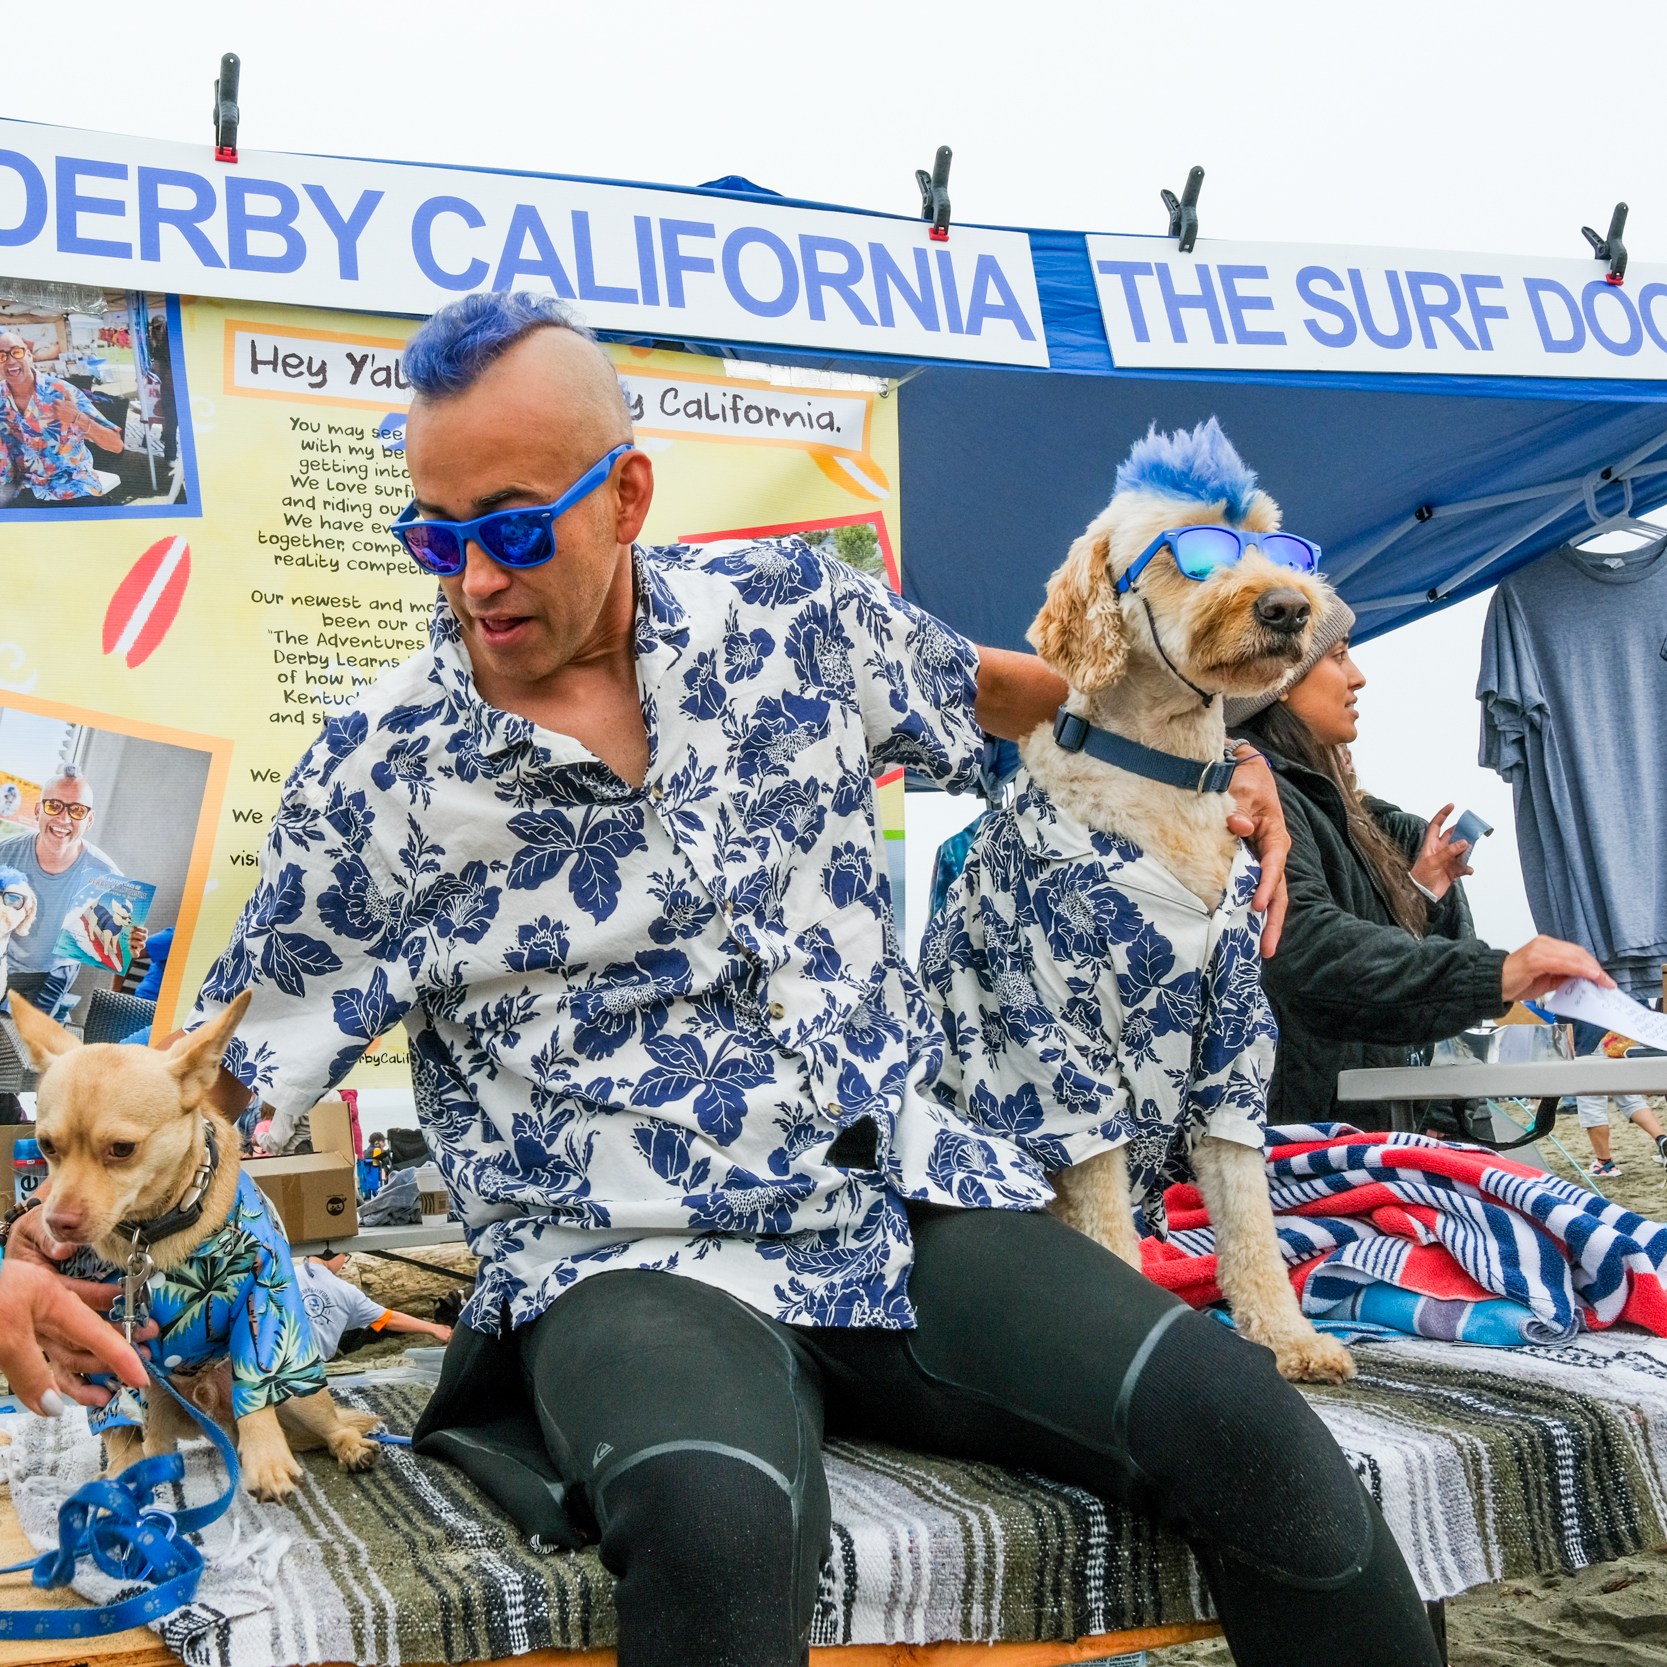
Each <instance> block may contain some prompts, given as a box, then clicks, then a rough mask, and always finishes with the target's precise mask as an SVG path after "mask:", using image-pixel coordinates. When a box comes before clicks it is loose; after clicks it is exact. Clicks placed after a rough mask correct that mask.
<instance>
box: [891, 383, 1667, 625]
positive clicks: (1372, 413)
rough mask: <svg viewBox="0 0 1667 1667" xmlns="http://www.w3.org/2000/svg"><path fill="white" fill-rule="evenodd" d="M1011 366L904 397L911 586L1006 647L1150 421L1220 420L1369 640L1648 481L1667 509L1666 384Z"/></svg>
mask: <svg viewBox="0 0 1667 1667" xmlns="http://www.w3.org/2000/svg"><path fill="white" fill-rule="evenodd" d="M999 374H1000V381H999V382H996V381H995V380H994V378H992V375H991V373H990V372H989V371H986V370H965V369H960V368H955V369H945V368H941V367H932V368H929V369H927V370H925V371H924V372H922V373H921V374H920V375H918V376H916V377H915V378H914V379H913V380H912V381H911V382H910V383H909V385H908V387H907V388H906V389H905V390H904V393H903V397H902V401H901V405H900V412H899V415H900V422H901V430H902V454H903V553H904V559H903V582H904V588H905V590H906V591H907V592H908V594H909V595H910V596H911V597H913V598H914V599H915V600H916V601H918V602H920V603H921V604H922V605H923V606H924V607H926V608H928V609H929V610H930V611H931V612H933V613H935V614H937V615H939V616H940V617H941V618H943V619H944V620H946V621H947V622H948V623H950V624H951V625H953V626H955V627H956V628H957V629H958V630H960V631H963V632H965V633H966V634H967V635H968V636H970V637H971V638H973V640H974V641H977V642H985V643H990V644H994V645H996V646H999V647H1008V648H1019V647H1023V646H1024V642H1023V638H1024V631H1025V628H1026V626H1027V625H1028V624H1029V622H1030V620H1031V618H1032V617H1033V615H1034V614H1035V611H1036V609H1037V608H1038V607H1040V606H1041V601H1042V591H1043V585H1044V583H1045V581H1046V579H1047V576H1048V574H1049V573H1050V572H1051V571H1052V570H1053V568H1054V567H1055V566H1056V565H1057V564H1058V562H1059V561H1060V560H1061V559H1062V558H1063V556H1064V553H1065V550H1066V547H1067V546H1068V545H1069V543H1070V541H1071V540H1072V539H1073V538H1075V537H1076V536H1077V534H1078V533H1080V532H1081V531H1082V529H1083V527H1084V526H1085V525H1086V524H1087V523H1088V521H1089V520H1090V519H1091V518H1092V517H1093V516H1094V515H1095V514H1096V513H1097V512H1098V511H1099V510H1100V509H1101V508H1102V507H1103V506H1104V504H1105V501H1106V499H1107V498H1108V497H1109V496H1110V493H1111V485H1112V476H1113V474H1114V472H1115V470H1116V466H1117V463H1118V462H1119V460H1120V459H1121V458H1122V457H1123V455H1124V454H1125V453H1126V452H1127V450H1128V448H1129V445H1130V443H1131V442H1132V441H1133V440H1134V439H1136V438H1137V437H1138V436H1139V435H1140V434H1142V433H1144V432H1145V429H1146V425H1147V424H1148V423H1149V422H1154V421H1155V422H1156V423H1158V425H1159V426H1160V427H1164V428H1173V427H1176V426H1179V425H1183V424H1186V425H1190V424H1192V423H1194V422H1197V421H1198V420H1199V419H1201V418H1203V417H1207V416H1210V415H1212V414H1213V415H1215V416H1216V417H1218V418H1220V420H1221V424H1222V426H1223V428H1225V429H1226V431H1227V433H1228V434H1229V435H1230V436H1232V438H1233V440H1234V443H1235V444H1236V445H1237V446H1238V447H1239V449H1240V451H1241V452H1242V453H1243V455H1244V457H1245V458H1246V460H1247V461H1249V462H1250V463H1251V465H1252V467H1254V468H1255V469H1256V470H1257V471H1258V473H1259V474H1260V476H1261V478H1262V482H1263V484H1264V485H1265V486H1267V487H1268V488H1269V490H1271V491H1272V493H1273V494H1274V496H1275V497H1276V498H1277V499H1278V500H1279V502H1280V505H1281V507H1282V508H1283V510H1284V513H1285V525H1286V526H1288V527H1290V528H1291V529H1292V531H1294V532H1300V533H1302V534H1303V535H1304V536H1306V537H1309V538H1312V539H1313V540H1314V541H1315V542H1316V543H1318V544H1319V545H1320V546H1321V547H1322V549H1323V550H1324V551H1325V560H1324V569H1323V570H1324V572H1325V573H1326V575H1327V576H1328V577H1329V578H1330V579H1331V580H1332V582H1333V583H1335V584H1336V585H1337V586H1338V588H1339V589H1340V590H1341V591H1342V593H1343V595H1344V597H1345V598H1346V599H1347V601H1348V602H1349V603H1350V605H1351V606H1352V607H1353V608H1354V610H1355V612H1356V613H1357V614H1358V615H1359V616H1360V629H1359V632H1358V635H1359V636H1360V637H1361V638H1365V637H1369V636H1376V635H1379V634H1381V633H1382V632H1385V631H1389V630H1392V629H1393V628H1394V627H1395V626H1397V625H1404V624H1406V623H1408V622H1409V621H1411V620H1413V619H1416V618H1419V617H1420V616H1422V615H1424V614H1426V613H1428V612H1430V611H1431V610H1432V609H1434V608H1437V607H1440V606H1443V605H1445V604H1446V603H1449V602H1453V601H1457V600H1459V599H1461V598H1463V597H1465V596H1469V595H1473V594H1474V593H1476V592H1477V591H1480V590H1485V589H1486V588H1487V587H1488V586H1490V585H1493V584H1496V583H1497V582H1498V581H1499V580H1500V579H1502V578H1503V577H1504V576H1505V575H1506V574H1507V573H1510V572H1511V571H1513V570H1514V569H1516V568H1518V567H1521V566H1524V565H1525V564H1526V563H1528V562H1531V561H1533V560H1534V559H1535V558H1537V557H1538V556H1541V555H1543V554H1545V553H1546V552H1547V551H1549V550H1552V549H1555V548H1556V547H1557V546H1558V545H1559V544H1562V543H1564V542H1566V541H1567V540H1569V539H1570V538H1578V537H1580V536H1582V534H1584V533H1585V532H1587V531H1589V530H1590V529H1591V528H1592V526H1593V524H1594V520H1597V519H1601V518H1603V517H1606V516H1608V515H1609V514H1611V513H1618V512H1620V511H1622V510H1623V509H1624V508H1625V507H1627V498H1628V489H1629V487H1630V506H1631V508H1632V509H1633V510H1634V511H1635V512H1639V511H1642V510H1644V509H1647V508H1650V507H1653V506H1655V505H1658V504H1660V503H1662V502H1667V384H1660V383H1643V384H1627V385H1626V387H1625V389H1624V391H1623V390H1621V389H1618V388H1617V387H1616V385H1615V384H1614V383H1585V382H1580V383H1569V384H1555V385H1545V384H1541V385H1538V386H1536V387H1533V388H1522V387H1520V386H1513V385H1511V384H1510V383H1508V382H1500V381H1496V382H1491V383H1481V382H1468V381H1466V382H1464V383H1463V384H1462V385H1458V386H1455V385H1454V381H1455V379H1452V378H1439V377H1424V378H1404V379H1403V378H1394V379H1390V378H1381V377H1380V378H1361V379H1358V380H1356V381H1354V382H1352V383H1344V384H1343V385H1339V382H1340V380H1341V379H1337V378H1330V377H1326V378H1321V377H1303V378H1296V377H1286V378H1279V379H1270V380H1268V381H1263V382H1248V381H1243V380H1228V379H1215V378H1210V377H1202V376H1198V375H1191V376H1184V377H1183V376H1161V375H1153V374H1150V373H1138V374H1136V373H1122V372H1117V371H1107V372H1105V373H1103V374H1101V375H1078V376H1072V375H1059V374H1055V373H1051V372H1050V373H1047V374H1038V373H1033V372H1024V371H1003V372H1001V373H999ZM1606 473H1607V476H1608V478H1607V479H1605V478H1604V477H1605V475H1606ZM1588 487H1590V488H1591V490H1592V505H1591V507H1590V508H1589V507H1588V502H1587V488H1588ZM1594 511H1595V513H1594Z"/></svg>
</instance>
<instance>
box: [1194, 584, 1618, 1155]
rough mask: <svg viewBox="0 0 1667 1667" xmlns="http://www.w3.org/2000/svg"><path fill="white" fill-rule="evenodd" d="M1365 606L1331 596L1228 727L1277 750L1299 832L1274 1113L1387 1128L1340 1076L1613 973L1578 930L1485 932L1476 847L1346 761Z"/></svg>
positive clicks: (1277, 1012) (1278, 968)
mask: <svg viewBox="0 0 1667 1667" xmlns="http://www.w3.org/2000/svg"><path fill="white" fill-rule="evenodd" d="M1353 628H1354V614H1353V612H1352V611H1351V610H1350V609H1349V607H1348V606H1347V605H1346V604H1345V603H1343V602H1342V601H1334V602H1333V603H1332V605H1331V607H1330V608H1329V609H1328V610H1327V612H1326V614H1325V617H1324V618H1323V619H1322V620H1321V621H1320V624H1319V627H1318V629H1317V631H1316V633H1315V638H1314V646H1313V647H1312V649H1311V650H1310V652H1309V657H1308V659H1307V660H1305V661H1304V662H1303V664H1302V665H1300V666H1299V667H1298V668H1297V669H1296V671H1295V673H1293V675H1292V677H1291V678H1290V679H1289V680H1288V681H1287V683H1286V685H1285V687H1284V688H1283V690H1281V691H1280V693H1279V694H1277V695H1267V696H1264V697H1262V698H1261V699H1257V700H1229V701H1228V702H1227V724H1228V728H1229V729H1230V730H1232V732H1233V733H1234V734H1236V735H1242V736H1243V737H1244V738H1245V739H1246V740H1247V741H1249V742H1250V743H1251V745H1253V746H1254V747H1256V748H1257V749H1258V750H1259V751H1260V752H1262V753H1264V754H1265V755H1266V757H1267V761H1268V764H1269V765H1270V766H1271V767H1272V769H1273V772H1274V779H1275V781H1276V782H1277V783H1278V784H1279V801H1280V805H1281V807H1282V808H1283V810H1284V812H1285V821H1286V824H1287V826H1288V827H1289V829H1290V833H1291V854H1290V857H1289V859H1288V860H1287V863H1286V869H1285V873H1286V881H1287V884H1288V886H1289V888H1290V907H1289V912H1288V913H1287V915H1286V917H1285V930H1284V934H1283V936H1282V937H1281V939H1280V942H1279V951H1278V953H1277V954H1276V955H1274V957H1273V958H1272V959H1271V960H1269V961H1268V962H1267V963H1266V965H1265V966H1264V967H1263V970H1262V983H1263V986H1264V988H1265V989H1266V990H1267V993H1268V999H1269V1001H1270V1002H1271V1003H1272V1006H1273V1010H1274V1016H1275V1017H1276V1018H1277V1019H1278V1021H1279V1053H1278V1057H1277V1060H1276V1062H1275V1065H1274V1073H1273V1086H1272V1092H1271V1094H1270V1097H1269V1105H1268V1121H1269V1122H1270V1123H1311V1122H1320V1121H1325V1120H1328V1119H1333V1118H1335V1119H1337V1120H1340V1121H1345V1122H1349V1123H1353V1124H1354V1125H1355V1126H1356V1127H1358V1128H1364V1129H1387V1128H1388V1127H1389V1126H1390V1110H1389V1107H1388V1105H1387V1104H1385V1103H1381V1102H1379V1103H1374V1102H1364V1103H1358V1104H1357V1103H1354V1102H1351V1103H1350V1104H1348V1105H1347V1106H1342V1107H1339V1106H1337V1105H1336V1104H1335V1101H1336V1091H1337V1075H1338V1072H1340V1071H1347V1070H1353V1069H1356V1068H1359V1067H1361V1066H1373V1065H1406V1064H1408V1063H1409V1062H1411V1060H1412V1058H1413V1056H1414V1052H1415V1050H1416V1049H1419V1048H1421V1047H1423V1046H1426V1045H1428V1044H1430V1043H1433V1042H1437V1041H1440V1040H1441V1039H1442V1038H1444V1037H1448V1036H1456V1035H1457V1034H1458V1033H1459V1032H1460V1031H1461V1030H1464V1029H1466V1028H1467V1027H1468V1026H1470V1025H1473V1024H1476V1023H1478V1022H1479V1021H1480V1020H1482V1019H1490V1018H1497V1017H1499V1016H1500V1015H1501V1014H1502V1013H1504V1011H1505V1010H1506V1008H1508V1007H1509V1006H1510V1005H1511V1003H1512V1002H1513V1001H1520V1000H1523V999H1529V1000H1531V999H1533V998H1534V997H1535V996H1539V995H1544V994H1545V993H1546V992H1547V991H1549V990H1551V989H1552V988H1554V987H1555V986H1556V985H1558V984H1560V983H1561V982H1562V981H1563V980H1564V979H1565V978H1590V979H1593V980H1595V981H1596V982H1598V983H1600V984H1609V983H1610V982H1611V980H1610V979H1609V977H1608V976H1607V975H1606V974H1605V973H1604V971H1603V969H1602V968H1601V967H1600V966H1599V965H1598V964H1597V962H1596V961H1595V960H1594V959H1593V958H1592V957H1591V956H1590V955H1589V954H1588V953H1587V952H1586V951H1585V950H1584V949H1581V948H1579V947H1578V946H1577V945H1575V944H1571V943H1564V942H1562V941H1561V940H1559V939H1556V938H1545V937H1537V938H1533V939H1531V940H1530V941H1529V942H1528V943H1526V944H1524V945H1523V947H1522V948H1521V949H1518V950H1516V951H1515V952H1514V953H1512V954H1507V953H1506V952H1505V951H1504V950H1502V949H1494V948H1491V947H1490V946H1489V945H1487V944H1485V943H1483V942H1482V941H1481V940H1480V939H1479V938H1477V937H1476V936H1475V935H1474V933H1473V931H1472V928H1471V924H1470V911H1469V908H1468V907H1467V906H1466V904H1465V900H1464V892H1463V888H1462V887H1461V886H1460V885H1459V883H1458V881H1459V878H1460V876H1461V875H1464V874H1468V873H1469V872H1470V869H1469V868H1468V867H1466V866H1465V861H1464V857H1465V852H1466V850H1467V849H1468V847H1467V846H1466V845H1465V844H1464V842H1463V841H1462V840H1456V839H1454V838H1453V836H1452V835H1451V833H1449V832H1448V831H1446V829H1445V827H1444V823H1445V821H1446V818H1447V816H1448V815H1449V814H1450V813H1451V812H1452V809H1453V807H1452V806H1451V805H1447V806H1445V807H1443V809H1442V810H1440V811H1438V812H1437V814H1436V816H1435V818H1434V820H1432V821H1430V822H1425V821H1424V820H1423V818H1421V817H1418V816H1414V815H1411V814H1410V813H1409V812H1407V811H1404V810H1400V809H1398V808H1397V807H1396V806H1394V805H1391V804H1386V803H1385V802H1384V801H1383V800H1382V799H1374V798H1372V797H1371V796H1370V795H1369V794H1366V793H1362V792H1361V791H1360V789H1359V788H1358V786H1357V785H1356V783H1355V780H1354V772H1353V768H1352V766H1351V764H1350V761H1349V753H1348V748H1349V743H1350V742H1352V741H1353V740H1354V738H1355V735H1356V733H1357V729H1358V724H1359V719H1358V716H1357V714H1356V697H1357V696H1358V694H1359V692H1360V690H1361V689H1362V688H1363V687H1364V686H1365V683H1366V679H1365V678H1364V677H1363V676H1362V675H1361V672H1360V668H1359V667H1358V666H1356V665H1355V663H1354V660H1353V659H1352V658H1351V657H1350V655H1349V633H1350V631H1351V630H1352V629H1353Z"/></svg>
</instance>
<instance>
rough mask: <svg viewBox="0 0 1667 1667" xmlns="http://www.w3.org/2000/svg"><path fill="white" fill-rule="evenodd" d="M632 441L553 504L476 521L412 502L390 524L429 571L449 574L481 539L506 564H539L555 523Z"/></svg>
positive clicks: (552, 542) (552, 541) (547, 553)
mask: <svg viewBox="0 0 1667 1667" xmlns="http://www.w3.org/2000/svg"><path fill="white" fill-rule="evenodd" d="M630 450H631V442H630V441H629V440H627V441H626V442H625V444H624V445H622V446H615V447H614V449H613V450H612V451H611V452H609V453H608V455H607V456H606V457H604V458H603V459H602V460H601V461H600V462H599V463H593V464H592V465H591V467H590V468H588V469H586V470H585V472H584V473H583V474H582V475H580V476H579V478H578V479H577V480H576V481H574V483H573V484H572V485H571V486H570V487H568V489H567V490H566V491H565V492H563V493H562V495H561V496H560V497H559V498H557V499H556V501H555V502H554V503H553V504H540V505H538V506H537V507H536V508H531V509H497V510H494V511H493V512H492V513H491V514H490V515H481V516H477V517H476V519H475V520H473V521H424V520H421V519H419V518H418V515H417V506H416V504H414V503H411V504H407V505H406V506H405V508H404V509H403V510H401V511H400V514H399V519H398V520H397V521H395V522H394V523H393V525H392V526H391V527H390V528H389V529H388V530H389V531H390V532H391V533H392V534H393V535H394V537H395V538H397V539H398V540H399V541H400V543H401V544H403V545H404V546H405V550H406V553H407V554H408V555H409V556H410V558H411V559H412V561H414V562H415V563H416V564H417V566H418V567H420V568H422V569H423V570H424V572H427V573H436V574H438V575H439V576H440V577H441V578H442V579H450V578H453V577H455V576H456V575H457V574H459V573H461V572H462V571H463V569H464V566H465V565H466V563H467V561H468V552H469V546H470V545H471V544H478V545H479V546H480V547H481V549H483V550H484V551H485V552H486V553H487V555H489V556H490V557H491V558H492V559H493V561H495V562H500V563H502V565H503V566H505V567H540V566H542V565H543V564H544V563H545V562H547V561H548V560H549V559H550V558H551V556H553V555H554V554H555V553H556V522H557V521H558V520H560V518H561V517H562V516H564V515H565V514H566V513H567V512H568V510H570V509H571V508H572V507H573V506H574V505H575V504H576V503H578V502H580V500H581V499H584V498H588V497H589V496H590V495H591V493H592V492H594V491H595V490H596V489H597V487H599V486H600V485H601V484H602V482H603V481H605V480H606V479H607V478H608V476H609V475H611V474H612V473H613V468H614V465H615V464H616V463H617V462H618V461H619V460H620V458H622V457H623V456H624V455H625V454H626V453H627V452H628V451H630Z"/></svg>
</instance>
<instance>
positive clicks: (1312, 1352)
mask: <svg viewBox="0 0 1667 1667" xmlns="http://www.w3.org/2000/svg"><path fill="white" fill-rule="evenodd" d="M1273 1353H1274V1360H1275V1362H1276V1363H1277V1364H1278V1367H1279V1375H1280V1376H1281V1377H1284V1378H1289V1379H1290V1380H1291V1382H1292V1383H1347V1382H1348V1381H1349V1379H1350V1378H1352V1377H1353V1376H1354V1374H1355V1370H1356V1367H1355V1363H1354V1356H1353V1355H1352V1354H1350V1353H1349V1351H1348V1350H1347V1349H1346V1348H1344V1346H1343V1345H1342V1344H1341V1343H1339V1342H1338V1341H1337V1339H1336V1338H1335V1337H1322V1336H1321V1335H1320V1333H1319V1332H1317V1331H1316V1332H1312V1333H1310V1334H1309V1335H1308V1336H1306V1337H1292V1338H1287V1339H1286V1340H1285V1341H1283V1342H1280V1343H1277V1344H1275V1345H1274V1351H1273Z"/></svg>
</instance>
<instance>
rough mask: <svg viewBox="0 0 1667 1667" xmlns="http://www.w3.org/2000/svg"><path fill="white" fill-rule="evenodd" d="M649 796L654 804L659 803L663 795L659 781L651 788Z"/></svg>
mask: <svg viewBox="0 0 1667 1667" xmlns="http://www.w3.org/2000/svg"><path fill="white" fill-rule="evenodd" d="M648 797H649V799H650V800H651V801H652V802H653V803H654V804H659V802H660V800H661V798H662V797H663V795H662V794H661V792H660V784H659V783H658V782H655V784H654V785H653V786H652V787H651V788H649V790H648Z"/></svg>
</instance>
